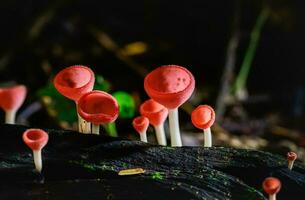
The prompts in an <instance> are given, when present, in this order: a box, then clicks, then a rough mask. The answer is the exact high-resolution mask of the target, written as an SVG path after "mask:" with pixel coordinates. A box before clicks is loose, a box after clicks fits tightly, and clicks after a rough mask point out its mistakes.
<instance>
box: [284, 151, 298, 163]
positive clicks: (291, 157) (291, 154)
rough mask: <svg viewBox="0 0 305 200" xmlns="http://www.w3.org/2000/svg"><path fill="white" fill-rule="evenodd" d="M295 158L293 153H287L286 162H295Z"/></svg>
mask: <svg viewBox="0 0 305 200" xmlns="http://www.w3.org/2000/svg"><path fill="white" fill-rule="evenodd" d="M297 157H298V156H297V154H296V153H294V152H293V151H290V152H288V153H287V160H289V161H295V160H296V159H297Z"/></svg>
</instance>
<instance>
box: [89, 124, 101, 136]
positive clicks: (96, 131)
mask: <svg viewBox="0 0 305 200" xmlns="http://www.w3.org/2000/svg"><path fill="white" fill-rule="evenodd" d="M91 131H92V133H93V134H97V135H99V134H100V125H96V124H92V129H91Z"/></svg>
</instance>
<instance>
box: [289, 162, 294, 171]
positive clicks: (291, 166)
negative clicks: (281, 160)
mask: <svg viewBox="0 0 305 200" xmlns="http://www.w3.org/2000/svg"><path fill="white" fill-rule="evenodd" d="M293 163H294V161H292V160H291V161H290V160H289V161H288V169H290V170H292V168H293Z"/></svg>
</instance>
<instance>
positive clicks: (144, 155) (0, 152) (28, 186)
mask: <svg viewBox="0 0 305 200" xmlns="http://www.w3.org/2000/svg"><path fill="white" fill-rule="evenodd" d="M26 128H27V127H23V126H13V125H3V126H0V130H1V136H2V137H1V140H0V181H1V184H0V199H1V200H4V199H31V200H35V199H40V200H41V199H42V200H44V199H56V200H61V199H65V200H69V199H71V200H72V199H73V200H75V199H90V200H94V199H174V198H175V199H214V198H215V199H216V198H217V199H234V200H236V199H247V200H250V199H255V200H257V199H265V197H264V195H263V194H262V189H261V183H262V181H263V180H264V179H265V178H266V177H268V176H271V175H272V176H275V177H278V178H279V179H280V180H281V181H282V190H281V191H280V193H279V194H278V199H288V198H291V197H295V198H294V199H302V196H304V195H305V168H304V166H303V165H302V164H300V163H298V162H297V163H296V164H295V167H294V169H293V171H290V170H288V169H287V163H286V159H285V158H284V157H280V156H276V155H272V154H270V153H266V152H261V151H254V150H244V149H233V148H223V147H213V148H202V147H182V148H172V147H160V146H155V145H150V144H145V143H142V142H137V141H129V140H124V139H119V138H111V137H107V136H97V135H85V134H80V133H78V132H73V131H63V130H49V129H46V131H47V132H48V133H49V142H48V144H47V146H46V147H45V148H44V149H43V152H42V156H43V171H42V174H41V175H39V174H37V173H36V172H35V171H34V164H33V160H32V154H31V150H30V149H29V148H28V147H27V146H26V145H25V144H24V143H23V141H22V133H23V131H24V130H25V129H26ZM137 167H140V168H143V169H144V170H145V171H146V172H145V173H144V174H139V175H132V176H119V175H118V172H119V171H120V170H122V169H129V168H137ZM265 196H266V195H265ZM296 197H299V198H296Z"/></svg>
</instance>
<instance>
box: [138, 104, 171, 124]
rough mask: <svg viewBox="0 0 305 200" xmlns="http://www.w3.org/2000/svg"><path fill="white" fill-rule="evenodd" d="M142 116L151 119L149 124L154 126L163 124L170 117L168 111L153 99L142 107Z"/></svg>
mask: <svg viewBox="0 0 305 200" xmlns="http://www.w3.org/2000/svg"><path fill="white" fill-rule="evenodd" d="M140 113H141V115H143V116H145V117H147V118H148V119H149V123H150V124H152V125H153V126H158V125H160V124H162V123H163V122H164V121H165V120H166V118H167V115H168V109H167V108H165V107H164V106H163V105H161V104H159V103H158V102H156V101H155V100H153V99H149V100H147V101H145V102H144V103H142V104H141V106H140Z"/></svg>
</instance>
